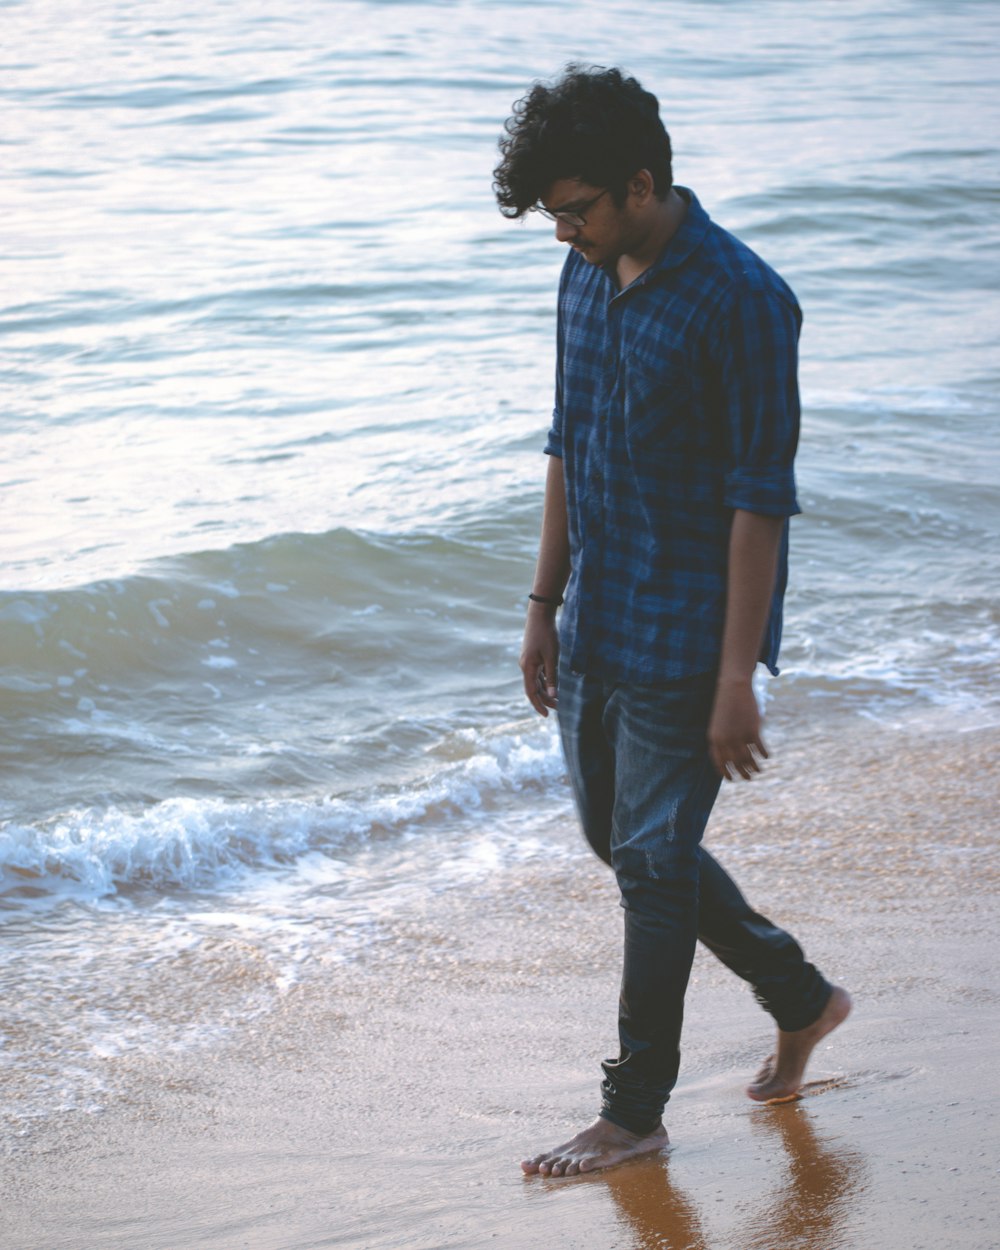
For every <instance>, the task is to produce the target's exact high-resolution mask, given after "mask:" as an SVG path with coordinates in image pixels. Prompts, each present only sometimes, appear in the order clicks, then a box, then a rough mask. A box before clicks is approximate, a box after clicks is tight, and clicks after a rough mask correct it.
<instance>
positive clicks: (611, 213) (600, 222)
mask: <svg viewBox="0 0 1000 1250" xmlns="http://www.w3.org/2000/svg"><path fill="white" fill-rule="evenodd" d="M541 204H542V207H543V208H544V209H546V210H547V211H548V212H549V213H552V214H558V213H575V214H579V215H581V216H582V217H583V218H584V224H583V225H574V224H571V223H570V222H567V221H564V220H563V219H562V218H561V217H558V216H557V217H556V222H555V227H556V238H557V239H558V240H559V242H560V243H566V244H568V245H569V246H570V247H572V248H575V249H576V251H578V252H579V253H580V255H581V256H582V257H583V258H584V260H587V261H589V262H590V263H591V264H592V265H611V264H614V263H615V262H616V261H617V260H618V258H619V257H620V256H621V255H623V253H625V252H626V251H627V250H628V244H629V240H630V235H631V231H630V229H629V222H630V217H629V212H628V201H626V203H625V205H624V207H622V208H619V207H618V206H617V204H615V202H614V199H613V198H612V196H611V194H610V192H609V191H608V189H607V188H606V187H594V186H591V184H590V183H589V182H581V181H580V180H579V178H559V179H557V180H556V181H555V182H553V183H552V185H551V186H550V187H548V188H547V190H546V191H545V194H544V195H543V196H542V199H541Z"/></svg>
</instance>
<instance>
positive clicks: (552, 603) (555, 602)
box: [528, 591, 564, 608]
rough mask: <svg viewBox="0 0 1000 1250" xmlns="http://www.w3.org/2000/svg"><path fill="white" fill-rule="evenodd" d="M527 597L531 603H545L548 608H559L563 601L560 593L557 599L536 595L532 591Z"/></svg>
mask: <svg viewBox="0 0 1000 1250" xmlns="http://www.w3.org/2000/svg"><path fill="white" fill-rule="evenodd" d="M528 598H529V599H530V600H531V602H532V603H547V604H548V605H549V607H550V608H561V607H562V605H563V602H564V600H563V597H562V595H560V596H559V598H558V599H546V598H545V596H544V595H536V594H535V592H534V591H532V592H531V594H530V595H529V596H528Z"/></svg>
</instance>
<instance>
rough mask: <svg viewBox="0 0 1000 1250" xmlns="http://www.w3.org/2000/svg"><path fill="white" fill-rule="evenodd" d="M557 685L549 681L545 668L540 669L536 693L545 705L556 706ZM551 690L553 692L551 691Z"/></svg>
mask: <svg viewBox="0 0 1000 1250" xmlns="http://www.w3.org/2000/svg"><path fill="white" fill-rule="evenodd" d="M555 690H556V688H555V686H553V685H551V684H550V683H549V679H548V676H547V675H546V672H545V669H544V668H540V669H539V670H538V678H537V683H536V685H535V693H536V694H537V696H538V698H539V700H540V701H541V703H542V704H543V705H544V706H545V707H550V708H554V707H555V706H556V695H555ZM550 691H551V693H550Z"/></svg>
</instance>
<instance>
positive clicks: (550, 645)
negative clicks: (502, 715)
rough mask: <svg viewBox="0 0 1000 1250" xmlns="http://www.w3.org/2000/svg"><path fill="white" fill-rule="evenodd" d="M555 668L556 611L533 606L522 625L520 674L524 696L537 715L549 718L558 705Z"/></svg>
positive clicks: (535, 604)
mask: <svg viewBox="0 0 1000 1250" xmlns="http://www.w3.org/2000/svg"><path fill="white" fill-rule="evenodd" d="M558 665H559V631H558V629H557V628H556V613H555V608H552V607H549V606H548V605H547V604H544V603H532V604H531V605H530V607H529V608H528V619H527V622H526V623H525V626H524V643H523V645H522V647H521V673H522V675H523V677H524V693H525V694H526V695H527V696H528V702H529V703H530V704H531V706H532V707H533V708H534V709H535V711H536V712H537V713H538V715H539V716H548V714H549V708H553V709H555V708H556V707H557V706H558V704H557V701H556V672H557V670H558Z"/></svg>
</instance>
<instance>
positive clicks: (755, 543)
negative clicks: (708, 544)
mask: <svg viewBox="0 0 1000 1250" xmlns="http://www.w3.org/2000/svg"><path fill="white" fill-rule="evenodd" d="M784 524H785V521H784V518H783V517H772V516H760V515H758V514H757V513H755V512H745V511H743V510H742V509H739V508H738V509H737V510H736V511H735V512H734V513H733V524H732V529H731V530H730V534H729V571H728V575H727V579H726V616H725V624H724V626H723V632H722V650H721V652H720V656H719V676H718V679H717V682H716V687H715V701H714V703H713V706H712V716H711V719H710V721H709V726H708V750H709V754H710V756H711V758H712V763H713V764H714V765H715V767H716V769H717V770H718V772H719V773H721V775H722V776H723V777H725V778H726V779H727V780H733V779H734V776H739V777H742V778H744V780H747V781H749V779H750V778H751V777H752V776H753V774H754V773H756V772H759V771H760V763H759V757H762V758H764V759H767V748H766V747H765V746H764V742H763V740H762V738H761V718H760V711H759V709H758V707H757V699H756V696H755V695H754V692H753V674H754V669H755V668H756V667H757V659H758V657H759V656H760V648H761V642H762V640H763V637H764V629H765V627H766V625H767V620H768V616H769V614H770V611H771V599H772V596H773V594H774V580H775V576H776V573H777V568H778V551H779V548H780V546H781V532H782V529H783V527H784Z"/></svg>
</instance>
